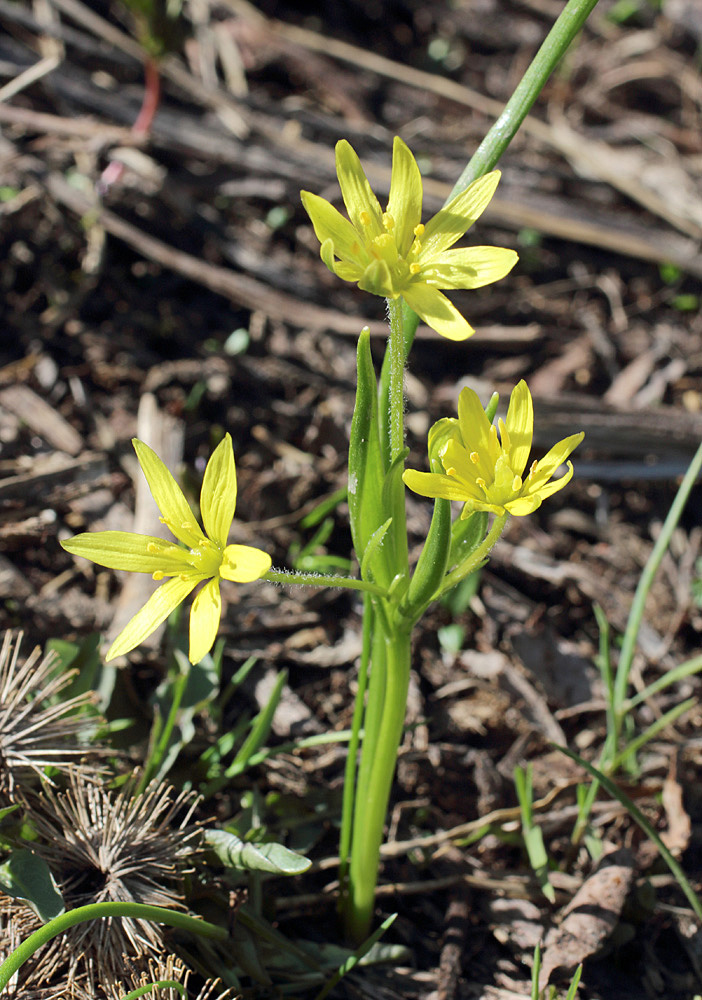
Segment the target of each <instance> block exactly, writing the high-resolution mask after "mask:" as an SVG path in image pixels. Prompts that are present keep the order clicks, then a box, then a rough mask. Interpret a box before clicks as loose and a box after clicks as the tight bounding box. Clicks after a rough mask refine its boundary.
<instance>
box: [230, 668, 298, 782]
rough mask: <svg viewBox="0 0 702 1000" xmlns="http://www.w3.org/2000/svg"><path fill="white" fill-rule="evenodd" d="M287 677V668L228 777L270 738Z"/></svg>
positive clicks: (235, 759) (254, 722) (245, 741)
mask: <svg viewBox="0 0 702 1000" xmlns="http://www.w3.org/2000/svg"><path fill="white" fill-rule="evenodd" d="M287 679H288V672H287V670H281V671H280V673H279V674H278V676H277V677H276V681H275V684H274V686H273V690H272V691H271V696H270V698H269V699H268V704H267V705H266V707H265V708H264V709H263V710H262V711H261V712H259V713H258V715H257V716H256V718H255V719H254V721H253V726H252V727H251V732H250V733H249V735H248V736H247V737H246V739H245V740H244V743H243V746H242V747H241V749H240V750H239V752H238V754H237V755H236V757H235V758H234V760H233V761H232V763H231V764H230V765H229V767H228V768H227V771H226V774H227V777H231V774H232V769H234V771H235V772H236V773H239V771H241V770H242V768H243V767H244V766H245V765H246V764H247V763H248V761H249V759H250V757H251V756H252V754H255V753H256V751H257V750H260V749H261V747H262V746H263V744H264V743H265V742H266V740H267V739H268V734H269V733H270V731H271V724H272V722H273V716H274V715H275V710H276V708H277V707H278V702H279V701H280V697H281V695H282V693H283V688H284V687H285V682H286V681H287Z"/></svg>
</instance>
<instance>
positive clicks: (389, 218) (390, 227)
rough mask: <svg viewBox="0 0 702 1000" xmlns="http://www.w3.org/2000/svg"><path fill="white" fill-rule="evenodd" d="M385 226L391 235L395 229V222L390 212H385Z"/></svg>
mask: <svg viewBox="0 0 702 1000" xmlns="http://www.w3.org/2000/svg"><path fill="white" fill-rule="evenodd" d="M383 225H384V226H385V228H386V229H387V231H388V232H389V233H391V232H392V231H393V229H394V228H395V220H394V219H393V217H392V216H391V215H390V213H389V212H383Z"/></svg>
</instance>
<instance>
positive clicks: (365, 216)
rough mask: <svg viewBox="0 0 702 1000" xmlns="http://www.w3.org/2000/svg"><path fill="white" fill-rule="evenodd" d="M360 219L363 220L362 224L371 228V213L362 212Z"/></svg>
mask: <svg viewBox="0 0 702 1000" xmlns="http://www.w3.org/2000/svg"><path fill="white" fill-rule="evenodd" d="M359 219H360V220H361V224H362V225H364V226H370V224H371V217H370V213H369V212H365V211H364V212H361V213H360V215H359Z"/></svg>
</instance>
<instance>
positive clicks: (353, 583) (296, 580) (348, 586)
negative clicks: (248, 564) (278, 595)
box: [261, 569, 386, 597]
mask: <svg viewBox="0 0 702 1000" xmlns="http://www.w3.org/2000/svg"><path fill="white" fill-rule="evenodd" d="M261 579H262V580H268V582H269V583H291V584H293V585H294V586H296V587H298V586H300V587H343V588H344V589H345V590H363V591H365V593H367V594H375V595H376V597H385V595H386V591H385V590H383V588H382V587H376V585H375V584H374V583H368V582H367V581H366V580H354V579H352V578H351V577H349V576H336V575H332V574H329V575H325V574H323V573H297V572H287V571H286V570H278V569H272V570H270V571H269V572H268V573H266V575H265V576H262V577H261Z"/></svg>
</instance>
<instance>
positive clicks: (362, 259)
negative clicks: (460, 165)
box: [301, 136, 518, 340]
mask: <svg viewBox="0 0 702 1000" xmlns="http://www.w3.org/2000/svg"><path fill="white" fill-rule="evenodd" d="M336 172H337V175H338V178H339V185H340V187H341V194H342V196H343V199H344V204H345V205H346V211H347V212H348V214H349V218H348V219H345V218H344V216H343V215H341V213H340V212H338V211H337V210H336V209H335V208H334V207H333V205H331V204H330V203H329V202H328V201H326V200H325V199H324V198H320V197H319V196H318V195H316V194H311V193H310V192H309V191H302V192H301V196H302V203H303V205H304V206H305V209H306V211H307V214H308V215H309V217H310V219H311V220H312V225H313V226H314V231H315V233H316V234H317V238H318V239H319V242H320V243H321V250H320V254H321V257H322V260H323V261H324V263H325V264H326V265H327V267H328V268H329V270H330V271H333V272H334V273H335V274H336V275H338V277H340V278H343V279H344V281H355V282H356V283H357V284H358V286H359V288H362V289H364V290H365V291H367V292H372V293H373V295H382V296H384V297H385V298H391V299H397V298H399V297H400V296H401V297H402V298H403V299H404V300H405V302H407V304H408V305H409V306H410V308H411V309H413V310H414V311H415V312H416V313H417V315H418V316H420V317H421V318H422V319H423V320H424V322H425V323H427V324H428V326H430V327H432V328H433V329H434V330H436V332H437V333H440V334H441V335H442V336H443V337H447V338H448V339H449V340H465V338H466V337H469V336H470V335H471V334H472V333H473V332H474V330H473V327H472V326H471V325H470V324H469V323H467V322H466V320H465V319H464V318H463V316H461V314H460V313H459V312H458V310H457V309H456V307H455V306H454V305H453V304H452V303H451V302H450V301H449V299H447V298H446V296H445V295H443V294H442V293H441V292H440V291H439V289H440V288H446V289H458V288H480V287H481V286H482V285H489V284H490V283H491V282H493V281H498V280H499V279H500V278H504V276H505V275H506V274H508V273H509V271H511V269H512V268H513V267H514V265H515V263H516V262H517V259H518V258H517V254H516V253H515V252H514V250H506V249H504V248H502V247H466V248H455V249H450V248H451V247H453V244H454V243H455V242H456V241H457V240H459V239H460V238H461V236H463V234H464V233H465V232H466V231H467V230H468V229H470V227H471V226H472V225H473V223H474V222H475V220H476V219H477V218H478V217H479V216H480V215H481V214H482V213H483V211H484V210H485V208H486V206H487V204H488V202H489V201H490V199H491V198H492V196H493V194H494V193H495V188H496V187H497V183H498V181H499V179H500V173H499V171H497V170H493V171H492V173H489V174H486V175H485V176H484V177H480V178H479V179H478V180H477V181H475V182H474V183H473V184H471V185H470V187H468V188H466V190H465V191H462V192H461V193H460V194H458V195H456V197H455V198H454V199H453V200H452V201H451V202H449V204H448V205H447V206H446V207H445V208H442V209H441V211H440V212H437V214H436V215H435V216H433V217H432V218H431V219H430V220H429V221H428V222H427V224H426V225H423V224H422V221H421V219H422V178H421V175H420V173H419V167H418V166H417V163H416V161H415V159H414V157H413V156H412V153H411V152H410V151H409V149H408V148H407V146H406V145H405V143H404V142H403V141H402V139H400V138H399V137H397V136H396V137H395V141H394V144H393V155H392V178H391V182H390V197H389V200H388V204H387V209H386V210H385V211H384V212H383V211H382V209H381V207H380V204H379V203H378V199H377V198H376V196H375V195H374V194H373V191H372V190H371V187H370V184H369V183H368V180H367V178H366V175H365V173H364V172H363V167H362V166H361V162H360V160H359V158H358V156H357V155H356V153H355V152H354V150H353V149H352V147H351V146H350V145H349V143H348V142H346V140H345V139H342V140H341V142H338V143H337V146H336ZM349 220H350V221H349Z"/></svg>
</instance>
